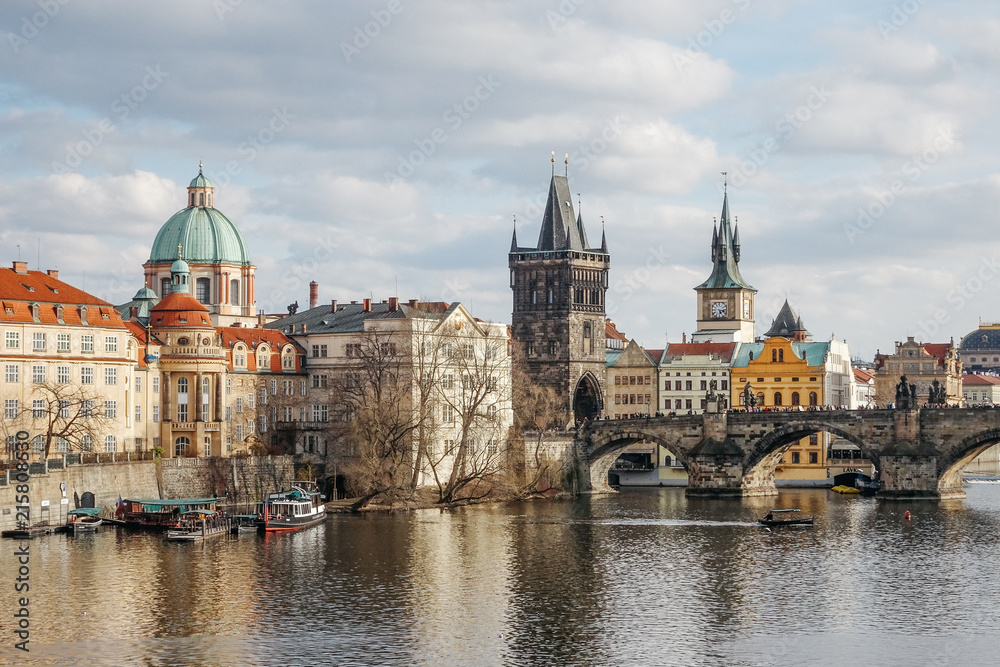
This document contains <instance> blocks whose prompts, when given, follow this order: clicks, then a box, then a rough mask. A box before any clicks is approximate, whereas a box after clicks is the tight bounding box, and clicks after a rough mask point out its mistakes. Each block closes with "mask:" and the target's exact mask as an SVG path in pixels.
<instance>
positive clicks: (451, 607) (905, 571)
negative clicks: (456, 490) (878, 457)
mask: <svg viewBox="0 0 1000 667" xmlns="http://www.w3.org/2000/svg"><path fill="white" fill-rule="evenodd" d="M772 506H773V507H786V508H787V507H800V508H802V509H803V510H804V512H806V513H809V514H814V515H815V516H816V517H817V523H816V525H815V526H814V527H812V528H804V529H792V528H785V529H774V530H771V531H768V530H766V529H764V528H762V527H761V526H759V525H757V524H756V518H757V517H759V516H761V515H763V514H764V513H766V511H767V510H768V509H770V508H771V507H772ZM907 510H910V512H911V518H910V519H906V518H905V515H904V513H905V511H907ZM998 535H1000V486H998V485H985V484H984V485H973V486H970V487H968V498H967V499H966V500H965V501H963V502H943V503H916V504H903V503H887V502H878V501H875V500H873V499H868V498H858V497H845V496H838V495H836V494H833V493H830V492H827V491H819V490H803V491H794V490H793V491H785V492H783V493H782V494H781V495H780V496H779V497H778V498H777V499H748V500H745V501H740V500H716V501H712V500H705V499H688V498H685V497H684V494H683V490H682V489H650V490H634V491H626V492H623V493H621V494H619V495H616V496H611V497H595V498H583V499H580V500H576V501H552V502H537V503H518V504H510V505H504V506H482V507H472V508H465V509H461V510H455V511H450V512H439V511H421V512H411V513H397V514H370V515H365V516H347V515H338V516H335V517H332V518H331V519H330V520H328V521H327V522H326V523H325V524H324V525H321V526H316V527H314V528H309V529H307V530H304V531H301V532H298V533H293V534H287V535H269V536H267V537H264V538H260V537H257V536H250V537H249V539H248V538H247V536H244V537H241V538H239V539H235V538H230V537H228V536H226V537H220V538H217V539H214V540H210V541H208V542H205V543H203V544H172V543H166V542H164V541H163V540H162V538H161V537H159V536H156V535H143V534H130V533H125V532H116V531H115V530H113V529H111V530H102V531H101V532H99V533H98V534H96V535H84V536H80V537H78V538H73V537H69V536H50V537H46V538H42V539H39V540H35V541H33V542H31V559H32V560H31V568H32V569H31V573H32V581H31V583H32V591H31V618H32V628H31V630H32V634H31V647H32V651H31V653H30V654H28V655H23V654H21V653H20V652H15V651H14V650H13V649H12V648H11V646H12V644H13V641H10V640H9V638H11V637H12V636H13V634H12V631H13V624H12V620H11V616H10V614H4V615H3V617H2V620H0V631H2V635H3V636H4V637H7V638H8V641H7V642H6V643H5V644H4V645H3V646H2V647H0V663H3V664H13V663H14V662H15V661H16V662H17V664H26V665H36V664H38V665H40V664H80V663H85V664H89V665H93V666H98V665H133V664H134V665H173V664H190V665H200V664H212V665H220V664H221V665H225V664H229V665H276V664H337V665H372V664H407V665H409V664H448V665H450V664H477V665H480V664H486V665H507V664H509V665H521V664H574V665H598V664H676V665H701V664H704V665H717V664H727V665H729V664H806V663H808V664H842V662H843V661H844V660H845V659H847V658H848V657H849V656H857V655H859V654H858V651H861V650H864V651H870V652H871V654H870V655H867V656H866V659H871V660H876V661H879V662H885V663H886V664H927V663H929V662H934V661H937V662H940V663H942V664H944V663H950V664H984V663H988V662H990V661H991V660H992V657H993V651H992V649H991V648H990V646H989V644H990V642H991V629H992V628H993V627H995V626H996V625H997V623H998V621H1000V618H998V617H1000V611H998V610H1000V604H998V603H1000V584H998V583H997V581H996V578H995V577H993V576H992V572H994V571H995V570H996V568H997V566H998V565H1000V552H998V549H997V546H998V544H997V542H998ZM14 546H15V543H14V542H12V541H6V543H5V544H4V547H5V548H4V550H3V554H4V555H3V556H2V557H0V580H2V581H7V582H12V581H13V578H14V576H15V575H14V572H15V570H16V562H15V560H14V558H13V557H12V553H13V547H14ZM4 588H6V589H7V590H8V591H10V587H9V586H8V585H6V584H5V585H4ZM15 601H16V600H15V598H14V595H13V593H12V592H8V593H5V594H4V597H3V605H4V608H5V609H7V608H12V607H13V606H14V603H15ZM956 638H959V639H960V641H959V640H957V639H956Z"/></svg>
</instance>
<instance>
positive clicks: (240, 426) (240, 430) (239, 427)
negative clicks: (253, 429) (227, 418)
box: [236, 424, 243, 442]
mask: <svg viewBox="0 0 1000 667" xmlns="http://www.w3.org/2000/svg"><path fill="white" fill-rule="evenodd" d="M242 440H243V424H237V425H236V441H237V442H240V441H242Z"/></svg>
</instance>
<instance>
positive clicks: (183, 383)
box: [177, 378, 188, 394]
mask: <svg viewBox="0 0 1000 667" xmlns="http://www.w3.org/2000/svg"><path fill="white" fill-rule="evenodd" d="M177 393H178V394H186V393H188V379H187V378H180V379H179V380H177Z"/></svg>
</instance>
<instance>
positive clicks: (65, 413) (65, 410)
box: [59, 399, 69, 419]
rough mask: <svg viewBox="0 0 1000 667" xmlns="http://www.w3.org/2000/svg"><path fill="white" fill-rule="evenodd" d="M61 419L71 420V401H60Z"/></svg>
mask: <svg viewBox="0 0 1000 667" xmlns="http://www.w3.org/2000/svg"><path fill="white" fill-rule="evenodd" d="M59 418H60V419H69V401H67V400H64V399H59Z"/></svg>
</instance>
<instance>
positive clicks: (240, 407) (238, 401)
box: [236, 396, 243, 412]
mask: <svg viewBox="0 0 1000 667" xmlns="http://www.w3.org/2000/svg"><path fill="white" fill-rule="evenodd" d="M236 412H243V397H242V396H237V397H236Z"/></svg>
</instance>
